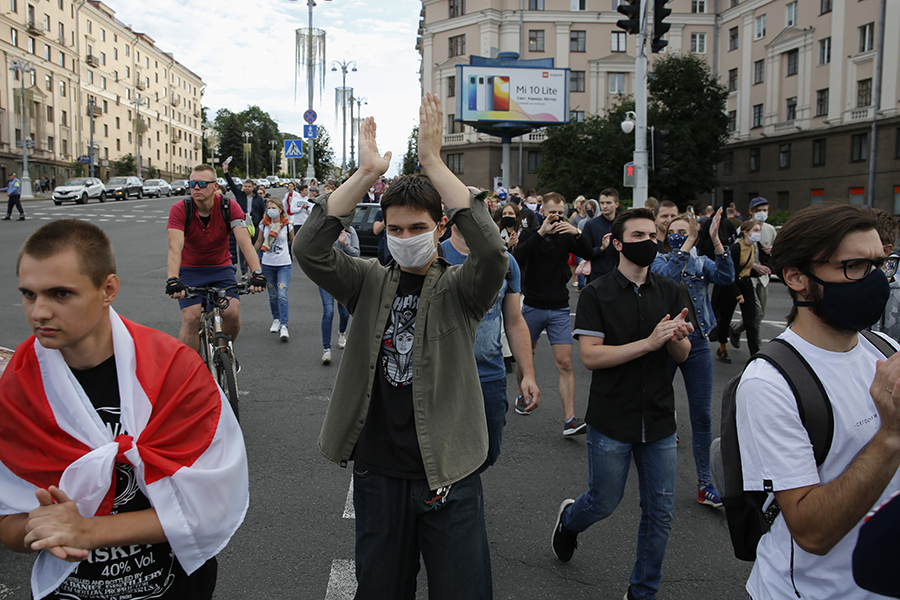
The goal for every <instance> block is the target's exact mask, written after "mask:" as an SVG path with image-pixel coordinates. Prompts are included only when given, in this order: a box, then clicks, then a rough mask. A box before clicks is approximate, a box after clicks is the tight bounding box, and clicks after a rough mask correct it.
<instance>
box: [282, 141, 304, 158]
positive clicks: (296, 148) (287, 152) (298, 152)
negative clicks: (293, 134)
mask: <svg viewBox="0 0 900 600" xmlns="http://www.w3.org/2000/svg"><path fill="white" fill-rule="evenodd" d="M302 156H303V141H302V140H284V157H285V158H300V157H302Z"/></svg>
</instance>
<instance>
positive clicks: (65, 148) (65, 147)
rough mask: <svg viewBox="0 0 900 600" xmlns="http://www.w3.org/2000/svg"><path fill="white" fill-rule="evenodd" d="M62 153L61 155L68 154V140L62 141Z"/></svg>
mask: <svg viewBox="0 0 900 600" xmlns="http://www.w3.org/2000/svg"><path fill="white" fill-rule="evenodd" d="M62 154H63V156H68V155H69V140H63V141H62ZM66 171H68V169H66Z"/></svg>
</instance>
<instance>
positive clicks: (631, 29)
mask: <svg viewBox="0 0 900 600" xmlns="http://www.w3.org/2000/svg"><path fill="white" fill-rule="evenodd" d="M616 10H617V11H618V12H620V13H622V14H623V15H625V16H626V17H628V18H627V19H619V20H618V21H616V25H617V26H618V27H620V28H622V29H624V30H625V31H627V32H628V33H634V34H636V33H637V32H638V31H640V30H641V0H625V3H624V4H619V6H618V8H616ZM670 12H671V11H670Z"/></svg>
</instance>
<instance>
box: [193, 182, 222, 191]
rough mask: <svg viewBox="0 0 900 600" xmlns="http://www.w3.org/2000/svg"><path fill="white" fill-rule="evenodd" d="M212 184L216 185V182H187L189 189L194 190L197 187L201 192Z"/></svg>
mask: <svg viewBox="0 0 900 600" xmlns="http://www.w3.org/2000/svg"><path fill="white" fill-rule="evenodd" d="M211 183H216V182H215V181H188V182H187V184H188V187H189V188H191V189H194V188H195V187H198V188H200V189H201V190H203V189H206V186H208V185H209V184H211Z"/></svg>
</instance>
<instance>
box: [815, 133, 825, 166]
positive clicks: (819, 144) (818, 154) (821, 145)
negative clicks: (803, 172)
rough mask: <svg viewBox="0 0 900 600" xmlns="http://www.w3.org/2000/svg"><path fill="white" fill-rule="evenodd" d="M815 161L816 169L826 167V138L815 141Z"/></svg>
mask: <svg viewBox="0 0 900 600" xmlns="http://www.w3.org/2000/svg"><path fill="white" fill-rule="evenodd" d="M812 149H813V152H812V154H813V160H812V164H813V166H814V167H823V166H825V138H822V139H820V140H813V148H812Z"/></svg>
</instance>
